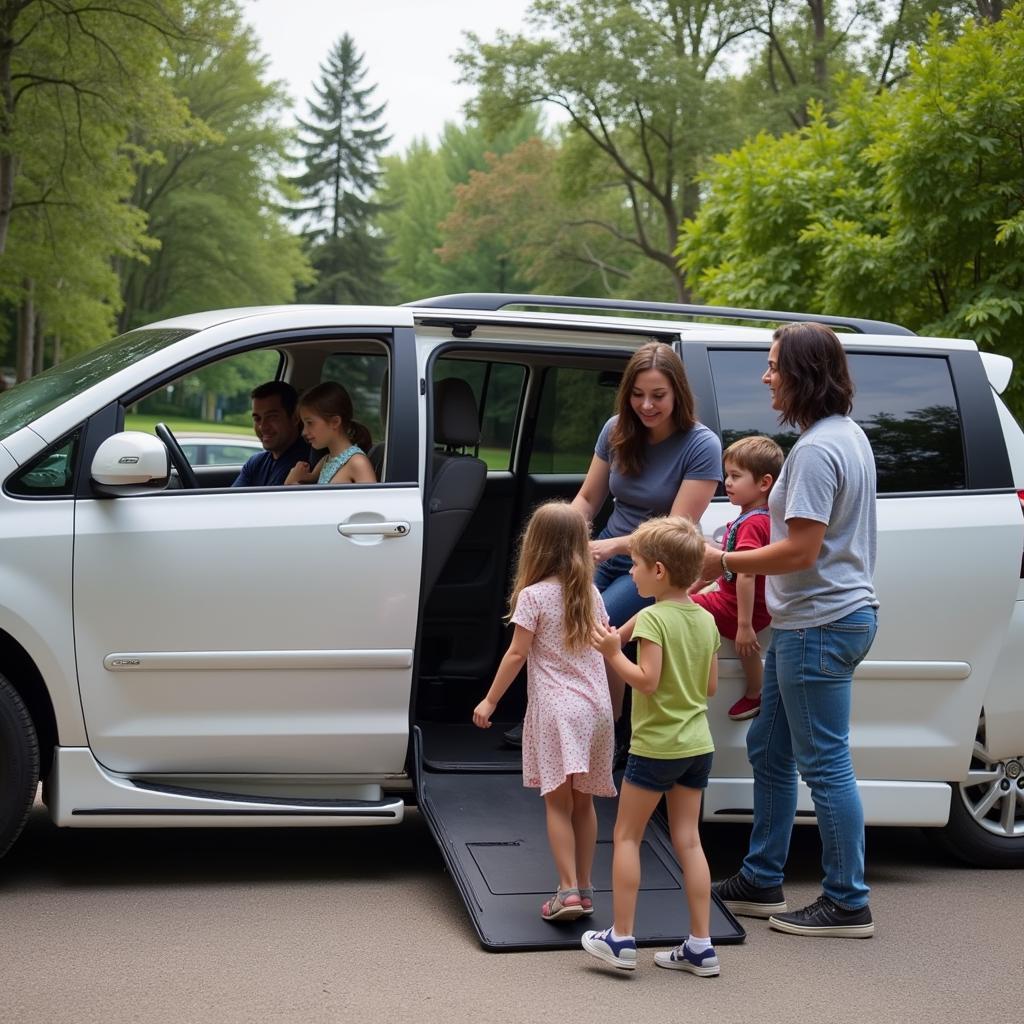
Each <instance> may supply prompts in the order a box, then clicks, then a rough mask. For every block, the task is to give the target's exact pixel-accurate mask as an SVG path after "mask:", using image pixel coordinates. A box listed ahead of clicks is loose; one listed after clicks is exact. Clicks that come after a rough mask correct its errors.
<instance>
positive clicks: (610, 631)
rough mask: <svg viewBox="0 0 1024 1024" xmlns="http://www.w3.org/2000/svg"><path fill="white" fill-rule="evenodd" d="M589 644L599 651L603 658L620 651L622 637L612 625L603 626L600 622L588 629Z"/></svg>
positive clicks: (611, 656) (612, 655)
mask: <svg viewBox="0 0 1024 1024" xmlns="http://www.w3.org/2000/svg"><path fill="white" fill-rule="evenodd" d="M590 646H591V647H593V648H594V650H595V651H600V652H601V654H602V655H603V656H604V657H605V658H609V659H610V658H614V657H615V655H616V654H619V653H621V651H622V638H621V637H620V636H619V631H618V630H617V629H616V628H615V627H614V626H603V625H601V623H600V622H598V623H596V624H595V625H594V628H593V629H592V630H591V631H590Z"/></svg>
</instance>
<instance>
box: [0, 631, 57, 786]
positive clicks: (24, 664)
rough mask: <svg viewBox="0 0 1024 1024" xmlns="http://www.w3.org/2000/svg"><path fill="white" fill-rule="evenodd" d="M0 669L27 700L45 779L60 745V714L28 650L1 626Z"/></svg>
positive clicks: (41, 770)
mask: <svg viewBox="0 0 1024 1024" xmlns="http://www.w3.org/2000/svg"><path fill="white" fill-rule="evenodd" d="M0 672H3V674H4V676H5V677H6V679H7V681H8V682H9V683H10V684H11V686H13V687H14V689H15V690H17V692H18V696H19V697H21V699H22V700H23V701H24V703H25V707H26V708H27V709H28V713H29V715H30V716H31V718H32V724H33V726H34V727H35V730H36V738H37V739H38V742H39V777H40V778H41V779H45V778H46V777H47V776H48V775H49V774H50V767H51V766H52V764H53V750H54V747H56V746H57V739H58V735H57V716H56V715H55V714H54V710H53V701H52V700H51V699H50V694H49V691H48V690H47V688H46V683H45V682H44V681H43V677H42V674H41V673H40V671H39V669H38V668H37V667H36V664H35V662H34V661H33V660H32V658H31V656H30V655H29V653H28V651H26V650H25V648H24V647H22V646H21V644H20V643H18V641H17V640H15V639H14V637H13V636H11V635H10V633H7V632H6V631H5V630H2V629H0Z"/></svg>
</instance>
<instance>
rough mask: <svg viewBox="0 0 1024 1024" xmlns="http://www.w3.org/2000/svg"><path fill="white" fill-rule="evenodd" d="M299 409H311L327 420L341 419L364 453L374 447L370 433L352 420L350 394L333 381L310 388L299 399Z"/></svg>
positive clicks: (350, 437) (350, 438)
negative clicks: (333, 417)
mask: <svg viewBox="0 0 1024 1024" xmlns="http://www.w3.org/2000/svg"><path fill="white" fill-rule="evenodd" d="M299 409H310V410H312V411H313V412H315V413H316V414H317V416H320V417H321V418H323V419H325V420H327V419H330V418H331V417H332V416H338V417H340V418H341V429H342V430H344V431H345V433H346V434H348V437H349V440H350V441H351V442H352V443H353V444H357V445H359V447H360V448H362V449H363V452H364V453H365V452H368V451H369V450H370V448H371V447H372V446H373V438H372V437H371V436H370V431H369V430H368V429H367V428H366V427H364V426H363V425H362V423H359V422H357V421H356V420H354V419H353V418H352V399H351V398H350V397H349V393H348V392H347V391H346V390H345V389H344V388H343V387H342V386H341V385H340V384H337V383H335V381H333V380H326V381H324V382H323V384H317V385H316V387H313V388H310V389H309V390H308V391H307V392H305V393H304V394H303V396H302V397H301V398H300V399H299Z"/></svg>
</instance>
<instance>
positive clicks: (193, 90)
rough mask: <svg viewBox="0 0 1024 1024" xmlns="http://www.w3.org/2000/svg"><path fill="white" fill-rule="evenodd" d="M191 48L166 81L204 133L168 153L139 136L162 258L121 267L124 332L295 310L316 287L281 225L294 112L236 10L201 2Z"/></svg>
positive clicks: (143, 196) (140, 166)
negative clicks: (226, 314)
mask: <svg viewBox="0 0 1024 1024" xmlns="http://www.w3.org/2000/svg"><path fill="white" fill-rule="evenodd" d="M193 23H194V24H195V25H196V26H197V27H198V26H201V28H202V35H201V36H199V34H198V31H197V32H195V33H189V37H188V41H187V42H186V43H185V44H183V45H182V46H180V47H179V48H178V52H177V53H176V54H175V56H174V59H173V60H172V61H169V62H168V64H167V67H166V71H165V75H166V78H167V81H168V83H169V84H170V85H171V87H172V88H173V90H174V92H175V94H176V95H177V96H179V97H181V98H182V99H183V100H185V101H186V102H187V103H188V108H189V111H190V114H191V118H192V122H193V126H194V128H195V130H194V131H193V132H192V133H191V136H190V137H188V138H182V139H180V140H176V141H174V142H172V143H170V144H167V145H164V146H163V147H162V149H161V150H160V151H158V152H156V153H154V152H153V146H154V145H156V144H157V140H149V139H148V138H146V136H145V135H142V134H138V133H137V137H136V142H137V146H136V152H137V153H139V154H140V157H141V158H140V160H139V162H138V163H137V165H136V182H135V188H134V191H133V194H132V199H131V201H132V205H134V206H135V207H137V208H138V209H140V210H142V211H144V212H145V214H146V217H147V220H148V229H149V235H150V236H151V237H152V238H154V239H157V240H158V241H159V243H160V247H159V249H158V250H157V251H155V252H152V253H151V254H150V255H149V256H148V258H146V259H130V260H129V259H123V260H121V261H120V272H121V291H122V297H123V301H124V308H123V309H122V311H121V315H120V318H119V322H120V328H121V330H123V331H124V330H130V329H131V328H133V327H137V326H139V325H140V324H144V323H148V322H150V321H153V320H158V319H163V318H165V317H169V316H175V315H177V314H180V313H185V312H189V311H192V310H196V309H215V308H217V307H222V306H243V305H264V304H273V303H280V302H290V301H292V300H293V299H294V298H295V289H296V284H297V283H298V282H302V283H307V282H309V281H311V280H312V277H311V275H310V273H309V270H308V266H307V264H306V260H305V257H304V256H303V255H302V252H301V244H300V241H299V239H298V238H297V237H296V236H294V235H293V234H291V233H290V232H289V231H287V230H286V229H285V227H284V225H283V223H282V214H281V211H280V206H281V202H282V200H281V198H280V196H278V194H277V191H276V179H277V175H278V173H279V172H280V169H281V167H282V164H283V162H284V160H285V156H286V147H287V142H288V135H287V134H286V132H285V130H284V129H283V128H282V127H281V126H280V124H279V123H278V121H279V118H280V114H281V111H282V107H283V105H284V103H285V100H284V97H283V95H282V93H281V91H280V86H279V85H277V84H276V83H270V82H267V81H266V80H265V78H264V75H265V71H266V61H265V59H264V58H263V57H262V56H260V54H259V52H258V50H257V46H256V42H255V40H254V38H253V35H252V32H251V31H250V30H249V29H248V28H246V27H245V26H244V25H243V23H242V19H241V15H240V12H239V10H238V6H237V4H236V3H234V2H233V0H198V2H195V3H194V4H193V5H192V8H191V10H190V20H189V23H188V25H187V28H191V27H192V25H193Z"/></svg>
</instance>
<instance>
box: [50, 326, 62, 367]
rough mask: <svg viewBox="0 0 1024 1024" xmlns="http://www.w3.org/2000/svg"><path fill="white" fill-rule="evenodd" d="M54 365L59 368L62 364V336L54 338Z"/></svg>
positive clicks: (56, 335) (57, 335)
mask: <svg viewBox="0 0 1024 1024" xmlns="http://www.w3.org/2000/svg"><path fill="white" fill-rule="evenodd" d="M51 354H52V356H53V365H54V366H58V365H59V364H60V335H59V334H55V335H54V336H53V352H52V353H51Z"/></svg>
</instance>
